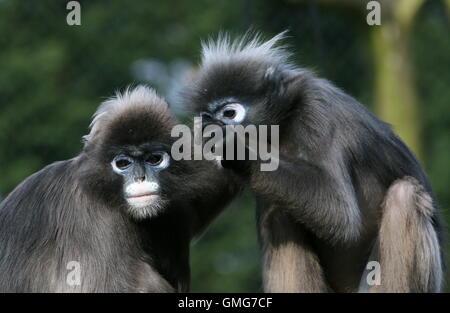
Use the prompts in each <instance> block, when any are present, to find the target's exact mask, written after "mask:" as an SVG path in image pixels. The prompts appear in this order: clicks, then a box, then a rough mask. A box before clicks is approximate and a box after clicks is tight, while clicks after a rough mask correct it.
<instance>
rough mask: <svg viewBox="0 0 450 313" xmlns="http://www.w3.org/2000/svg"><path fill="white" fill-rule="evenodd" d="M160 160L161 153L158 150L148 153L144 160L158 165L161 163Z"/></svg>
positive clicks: (161, 158) (161, 157)
mask: <svg viewBox="0 0 450 313" xmlns="http://www.w3.org/2000/svg"><path fill="white" fill-rule="evenodd" d="M162 160H163V156H162V154H161V153H159V152H155V153H152V154H150V155H149V157H148V158H147V160H145V161H146V162H147V163H148V164H150V165H158V164H161V162H162Z"/></svg>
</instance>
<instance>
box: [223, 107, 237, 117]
mask: <svg viewBox="0 0 450 313" xmlns="http://www.w3.org/2000/svg"><path fill="white" fill-rule="evenodd" d="M236 114H237V113H236V110H233V109H226V110H225V111H223V116H225V117H226V118H234V117H235V116H236Z"/></svg>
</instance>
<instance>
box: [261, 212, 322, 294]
mask: <svg viewBox="0 0 450 313" xmlns="http://www.w3.org/2000/svg"><path fill="white" fill-rule="evenodd" d="M259 231H260V240H261V243H262V250H263V251H262V252H263V285H264V291H265V292H327V291H328V287H327V285H326V283H325V278H324V275H323V271H322V268H321V266H320V264H319V259H318V257H317V255H316V253H315V252H314V251H313V250H312V247H311V246H310V245H309V244H308V242H307V234H306V232H305V231H304V230H303V229H302V227H301V226H300V225H299V224H296V223H294V222H293V218H292V217H291V216H289V215H287V214H286V212H283V211H282V210H280V209H274V208H272V207H270V208H267V209H266V210H264V212H263V213H262V214H261V216H260V219H259Z"/></svg>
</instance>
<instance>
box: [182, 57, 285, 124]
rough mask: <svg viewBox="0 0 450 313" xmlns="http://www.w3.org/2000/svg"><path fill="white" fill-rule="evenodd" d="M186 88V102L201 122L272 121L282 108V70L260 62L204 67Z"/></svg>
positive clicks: (256, 122) (275, 120) (276, 119)
mask: <svg viewBox="0 0 450 313" xmlns="http://www.w3.org/2000/svg"><path fill="white" fill-rule="evenodd" d="M190 88H191V89H189V90H187V93H186V95H187V102H188V103H189V104H190V106H191V107H193V109H194V111H196V112H198V113H199V114H200V116H201V117H202V121H203V123H204V126H206V125H209V124H217V125H219V126H223V125H237V124H239V125H243V126H247V125H257V126H258V125H272V124H277V123H278V121H279V120H278V117H279V112H278V110H280V109H282V108H281V105H280V102H282V101H280V100H281V99H282V97H283V76H282V75H281V71H280V70H277V69H274V68H273V67H271V66H267V65H264V64H260V63H246V62H237V63H232V64H230V63H226V64H217V65H215V66H211V67H208V68H207V69H203V70H201V71H200V73H199V74H198V77H197V79H196V80H195V81H194V83H193V84H192V85H191V86H190Z"/></svg>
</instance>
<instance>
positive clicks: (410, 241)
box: [373, 177, 442, 292]
mask: <svg viewBox="0 0 450 313" xmlns="http://www.w3.org/2000/svg"><path fill="white" fill-rule="evenodd" d="M435 213H436V212H435V208H434V207H433V200H432V198H431V196H430V195H429V194H428V193H427V192H426V191H425V189H424V188H423V186H422V185H421V184H420V183H419V182H418V181H417V180H416V179H414V178H412V177H404V178H402V179H400V180H397V181H395V182H394V183H393V184H392V185H391V187H390V188H389V190H388V192H387V194H386V196H385V201H384V204H383V216H382V220H381V225H380V231H379V259H380V264H381V267H380V269H381V284H380V285H379V286H375V287H374V288H373V291H385V292H437V291H439V290H440V288H441V281H442V264H441V250H440V243H439V239H438V234H437V232H436V229H435V227H434V225H433V216H434V214H435Z"/></svg>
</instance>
